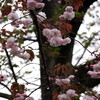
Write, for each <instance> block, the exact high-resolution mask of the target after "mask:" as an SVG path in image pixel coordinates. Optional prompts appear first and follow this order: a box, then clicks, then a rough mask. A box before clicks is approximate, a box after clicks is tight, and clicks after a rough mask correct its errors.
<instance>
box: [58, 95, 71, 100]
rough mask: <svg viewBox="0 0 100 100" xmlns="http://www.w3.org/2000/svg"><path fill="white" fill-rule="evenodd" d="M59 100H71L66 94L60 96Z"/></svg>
mask: <svg viewBox="0 0 100 100" xmlns="http://www.w3.org/2000/svg"><path fill="white" fill-rule="evenodd" d="M58 100H71V99H70V97H68V96H67V95H66V94H60V95H58Z"/></svg>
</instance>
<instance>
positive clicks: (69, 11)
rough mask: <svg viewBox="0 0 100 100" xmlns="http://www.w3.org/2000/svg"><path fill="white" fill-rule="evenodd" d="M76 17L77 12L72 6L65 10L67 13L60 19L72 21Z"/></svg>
mask: <svg viewBox="0 0 100 100" xmlns="http://www.w3.org/2000/svg"><path fill="white" fill-rule="evenodd" d="M74 17H75V12H74V11H73V7H72V6H67V7H66V8H65V12H64V13H63V14H62V15H60V16H59V18H60V19H61V20H65V19H67V20H72V19H73V18H74Z"/></svg>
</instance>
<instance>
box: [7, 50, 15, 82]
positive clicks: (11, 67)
mask: <svg viewBox="0 0 100 100" xmlns="http://www.w3.org/2000/svg"><path fill="white" fill-rule="evenodd" d="M5 52H6V56H7V58H8V63H9V67H10V69H11V71H12V74H13V77H14V80H15V82H17V77H16V75H15V72H14V69H13V65H12V62H11V59H10V56H9V54H8V51H7V50H6V49H5Z"/></svg>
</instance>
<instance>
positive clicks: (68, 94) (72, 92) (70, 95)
mask: <svg viewBox="0 0 100 100" xmlns="http://www.w3.org/2000/svg"><path fill="white" fill-rule="evenodd" d="M66 95H67V96H68V97H70V98H72V97H75V96H78V95H77V94H76V93H75V90H72V89H69V90H68V91H67V92H66Z"/></svg>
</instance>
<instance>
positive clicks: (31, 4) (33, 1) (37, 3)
mask: <svg viewBox="0 0 100 100" xmlns="http://www.w3.org/2000/svg"><path fill="white" fill-rule="evenodd" d="M41 2H42V0H27V9H28V10H35V8H43V7H44V6H45V4H44V3H41Z"/></svg>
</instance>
